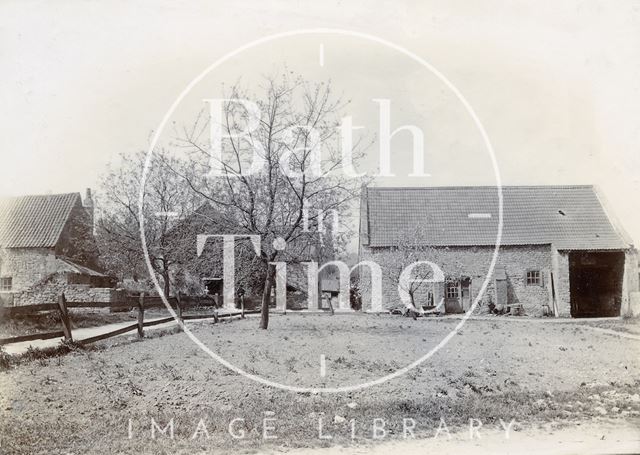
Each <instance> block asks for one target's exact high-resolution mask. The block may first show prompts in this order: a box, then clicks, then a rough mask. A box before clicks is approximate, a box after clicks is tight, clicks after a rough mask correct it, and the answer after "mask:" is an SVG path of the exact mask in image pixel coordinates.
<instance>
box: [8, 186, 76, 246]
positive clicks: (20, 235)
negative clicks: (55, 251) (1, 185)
mask: <svg viewBox="0 0 640 455" xmlns="http://www.w3.org/2000/svg"><path fill="white" fill-rule="evenodd" d="M81 203H82V200H81V198H80V193H66V194H50V195H41V196H19V197H10V198H0V246H2V247H5V248H53V247H55V246H56V244H57V243H58V240H59V238H60V234H61V233H62V230H63V228H64V226H65V224H66V223H67V220H68V219H69V216H70V215H71V211H72V209H73V207H74V206H75V205H76V204H81Z"/></svg>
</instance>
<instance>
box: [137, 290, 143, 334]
mask: <svg viewBox="0 0 640 455" xmlns="http://www.w3.org/2000/svg"><path fill="white" fill-rule="evenodd" d="M138 337H140V338H143V337H144V292H141V293H140V299H139V300H138Z"/></svg>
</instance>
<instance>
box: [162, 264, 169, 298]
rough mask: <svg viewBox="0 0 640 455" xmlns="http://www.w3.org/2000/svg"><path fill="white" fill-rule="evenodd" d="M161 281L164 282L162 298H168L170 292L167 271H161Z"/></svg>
mask: <svg viewBox="0 0 640 455" xmlns="http://www.w3.org/2000/svg"><path fill="white" fill-rule="evenodd" d="M162 280H163V281H164V296H165V297H166V298H169V292H171V285H170V284H169V270H167V269H164V270H163V271H162Z"/></svg>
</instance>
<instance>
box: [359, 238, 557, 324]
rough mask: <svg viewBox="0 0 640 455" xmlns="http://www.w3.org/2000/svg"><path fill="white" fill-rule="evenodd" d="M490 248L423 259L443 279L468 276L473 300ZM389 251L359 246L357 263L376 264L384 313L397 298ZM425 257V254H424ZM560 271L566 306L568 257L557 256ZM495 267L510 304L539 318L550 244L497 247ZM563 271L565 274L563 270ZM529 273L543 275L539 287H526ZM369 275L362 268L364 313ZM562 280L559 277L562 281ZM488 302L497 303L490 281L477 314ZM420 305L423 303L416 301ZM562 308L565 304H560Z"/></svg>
mask: <svg viewBox="0 0 640 455" xmlns="http://www.w3.org/2000/svg"><path fill="white" fill-rule="evenodd" d="M493 251H494V248H493V247H448V248H436V249H434V254H435V256H437V257H435V258H429V257H425V258H424V260H431V261H432V262H434V263H436V264H438V266H439V267H440V268H441V269H442V270H443V272H444V274H445V276H447V275H452V274H453V275H454V276H456V277H457V276H467V277H469V278H471V297H472V299H475V298H476V297H477V296H478V294H479V293H480V290H481V287H482V285H483V282H484V281H485V279H486V274H487V271H488V270H489V265H490V263H491V259H492V256H493ZM389 254H391V253H389V250H388V249H386V248H374V249H372V248H369V247H367V246H363V245H361V247H360V258H359V260H360V261H363V260H372V261H375V262H377V263H378V264H379V265H380V267H381V268H382V269H383V274H382V276H383V282H382V292H383V302H382V304H383V310H387V309H389V308H391V307H394V306H397V305H399V304H400V303H401V302H400V298H399V295H398V290H397V282H395V281H394V280H393V278H392V276H391V275H390V274H389V273H385V272H384V270H385V261H386V260H387V258H388V255H389ZM425 254H427V253H425ZM559 256H560V258H559V261H558V262H559V270H562V271H563V272H562V273H561V275H563V273H564V275H566V285H565V284H563V285H562V286H563V287H564V288H565V289H563V291H562V293H561V298H562V299H566V302H567V305H568V302H569V300H568V293H569V288H568V267H569V266H568V257H566V256H565V257H564V258H563V257H562V255H559ZM496 267H502V268H504V270H505V273H506V276H507V284H508V296H509V300H510V302H511V303H521V304H522V305H523V307H524V309H525V312H526V314H529V315H536V316H537V315H542V311H543V308H542V305H543V304H548V303H549V295H550V293H549V292H550V288H549V286H550V283H549V282H548V281H549V280H548V277H549V276H550V272H551V248H550V246H549V245H538V246H504V247H501V248H500V253H499V255H498V260H497V263H496ZM565 268H566V272H564V269H565ZM528 270H539V271H540V272H541V276H542V284H541V285H540V286H538V285H527V284H526V273H527V271H528ZM369 280H370V275H369V273H368V272H367V268H365V267H362V268H361V288H362V291H363V310H365V311H366V310H368V309H370V308H371V297H370V286H369V284H368V283H369ZM562 280H563V278H560V282H562ZM489 301H493V302H495V301H496V296H495V282H494V280H493V279H491V280H489V282H488V283H487V289H486V292H485V293H484V294H483V295H482V297H481V299H480V303H479V308H478V310H479V311H487V304H488V302H489ZM416 303H417V304H419V305H421V304H423V303H425V302H420V301H418V302H416ZM563 305H564V304H563Z"/></svg>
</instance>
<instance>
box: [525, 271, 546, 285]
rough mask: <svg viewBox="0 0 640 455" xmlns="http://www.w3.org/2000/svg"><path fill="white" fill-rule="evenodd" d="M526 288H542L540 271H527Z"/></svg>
mask: <svg viewBox="0 0 640 455" xmlns="http://www.w3.org/2000/svg"><path fill="white" fill-rule="evenodd" d="M527 286H542V275H541V274H540V270H529V271H528V272H527Z"/></svg>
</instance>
